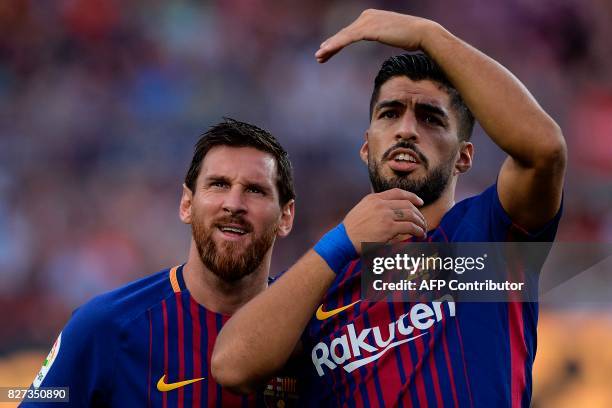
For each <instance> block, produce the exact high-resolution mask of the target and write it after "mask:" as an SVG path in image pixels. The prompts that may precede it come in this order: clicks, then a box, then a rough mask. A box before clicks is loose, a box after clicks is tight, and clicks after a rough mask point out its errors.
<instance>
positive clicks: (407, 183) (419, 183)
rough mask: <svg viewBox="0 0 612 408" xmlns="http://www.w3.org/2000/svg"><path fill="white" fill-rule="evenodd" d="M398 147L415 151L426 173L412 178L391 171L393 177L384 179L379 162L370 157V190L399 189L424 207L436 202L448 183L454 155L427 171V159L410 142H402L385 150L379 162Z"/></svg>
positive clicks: (407, 174) (376, 191) (378, 191)
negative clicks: (421, 201) (410, 194)
mask: <svg viewBox="0 0 612 408" xmlns="http://www.w3.org/2000/svg"><path fill="white" fill-rule="evenodd" d="M398 147H404V148H409V149H412V150H413V151H415V152H416V153H417V154H418V155H419V156H420V158H421V164H422V165H423V166H424V167H425V170H426V171H427V173H426V175H425V176H423V177H419V178H415V177H414V176H411V173H399V172H396V171H393V173H394V175H393V176H390V177H387V178H385V177H384V176H383V175H382V164H381V162H380V161H376V160H374V158H373V157H371V156H370V157H368V173H369V175H370V182H371V183H372V189H373V190H374V192H375V193H380V192H383V191H387V190H390V189H392V188H400V189H402V190H405V191H410V192H412V193H414V194H416V195H417V196H419V197H420V198H421V199H422V200H423V202H424V206H426V205H429V204H431V203H433V202H435V201H436V200H438V199H439V198H440V196H441V195H442V193H443V192H444V190H446V188H447V187H448V184H449V182H450V179H451V175H452V172H453V168H454V163H453V160H452V158H453V157H454V154H453V155H451V157H449V158H447V160H443V161H442V162H441V164H439V165H438V166H436V167H433V168H432V169H429V166H428V161H427V159H426V158H425V157H424V156H423V154H422V153H420V152H419V151H418V150H417V148H416V146H415V145H414V144H412V143H410V142H405V141H404V142H400V143H398V144H397V145H395V146H393V147H392V148H390V149H389V150H387V152H386V153H385V154H384V155H383V158H382V159H381V161H382V160H384V159H385V158H386V157H387V156H389V155H390V153H391V152H392V151H393V150H394V149H396V148H398Z"/></svg>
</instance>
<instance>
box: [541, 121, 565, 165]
mask: <svg viewBox="0 0 612 408" xmlns="http://www.w3.org/2000/svg"><path fill="white" fill-rule="evenodd" d="M543 141H544V143H543V144H542V148H541V151H539V152H538V164H539V165H538V166H537V167H539V168H540V169H542V170H547V171H549V172H550V171H552V172H555V173H557V172H564V171H565V167H566V165H567V144H566V142H565V138H564V137H563V132H562V131H561V128H560V127H559V125H557V124H556V123H555V122H552V127H551V129H550V130H549V131H548V132H546V136H545V137H544V138H543Z"/></svg>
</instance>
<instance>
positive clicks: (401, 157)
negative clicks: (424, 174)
mask: <svg viewBox="0 0 612 408" xmlns="http://www.w3.org/2000/svg"><path fill="white" fill-rule="evenodd" d="M395 160H397V161H408V162H411V163H416V160H415V158H414V157H412V156H410V155H409V154H406V153H400V154H398V155H397V156H395Z"/></svg>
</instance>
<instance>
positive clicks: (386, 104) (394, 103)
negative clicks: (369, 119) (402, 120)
mask: <svg viewBox="0 0 612 408" xmlns="http://www.w3.org/2000/svg"><path fill="white" fill-rule="evenodd" d="M405 106H406V104H405V103H403V102H400V101H399V100H397V99H392V100H386V101H382V102H378V103H377V104H376V106H375V107H374V112H378V111H380V110H382V109H384V108H403V107H405Z"/></svg>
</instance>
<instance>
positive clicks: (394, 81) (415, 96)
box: [374, 75, 451, 111]
mask: <svg viewBox="0 0 612 408" xmlns="http://www.w3.org/2000/svg"><path fill="white" fill-rule="evenodd" d="M394 100H397V101H400V102H402V103H404V104H406V105H414V104H415V103H417V102H419V103H427V104H429V105H434V106H437V107H439V108H441V109H444V110H446V111H450V110H451V100H450V95H449V94H448V92H447V91H446V89H445V88H444V86H443V85H441V84H439V83H437V82H434V81H431V80H428V79H423V80H420V81H413V80H411V79H410V78H408V77H406V76H403V75H402V76H395V77H393V78H391V79H389V80H388V81H387V82H385V83H384V84H382V86H381V87H380V91H379V94H378V99H377V100H376V102H375V104H374V109H375V110H376V106H377V105H378V104H379V103H380V102H381V101H394Z"/></svg>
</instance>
